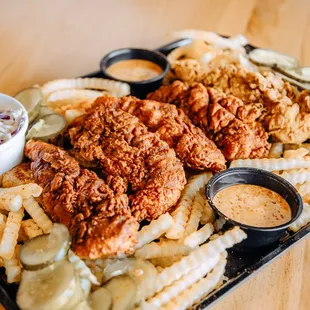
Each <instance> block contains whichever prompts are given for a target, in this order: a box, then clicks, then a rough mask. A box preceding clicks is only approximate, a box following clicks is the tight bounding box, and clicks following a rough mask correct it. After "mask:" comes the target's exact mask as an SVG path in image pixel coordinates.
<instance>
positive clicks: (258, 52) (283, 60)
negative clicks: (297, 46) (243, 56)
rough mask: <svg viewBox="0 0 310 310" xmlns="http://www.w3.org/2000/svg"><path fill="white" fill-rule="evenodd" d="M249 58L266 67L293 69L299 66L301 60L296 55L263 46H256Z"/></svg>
mask: <svg viewBox="0 0 310 310" xmlns="http://www.w3.org/2000/svg"><path fill="white" fill-rule="evenodd" d="M249 58H250V60H251V61H252V62H254V63H255V64H257V65H261V66H266V67H274V66H279V67H284V68H288V69H292V68H297V67H298V66H299V61H298V60H297V58H295V57H291V56H288V55H285V54H281V53H278V52H276V51H273V50H268V49H262V48H256V49H254V50H253V51H251V52H250V53H249Z"/></svg>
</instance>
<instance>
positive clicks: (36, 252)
mask: <svg viewBox="0 0 310 310" xmlns="http://www.w3.org/2000/svg"><path fill="white" fill-rule="evenodd" d="M70 244H71V239H70V234H69V231H68V228H67V227H66V226H65V225H62V224H58V223H55V224H54V225H53V228H52V230H51V232H50V234H46V235H40V236H37V237H35V238H33V239H30V240H28V241H26V242H25V243H24V244H23V245H22V246H21V248H20V252H19V257H20V261H21V263H22V264H23V266H24V268H25V269H27V270H38V269H40V268H44V267H46V266H48V265H50V264H52V263H54V262H57V261H60V260H61V259H63V258H64V257H65V256H66V254H67V252H68V250H69V247H70Z"/></svg>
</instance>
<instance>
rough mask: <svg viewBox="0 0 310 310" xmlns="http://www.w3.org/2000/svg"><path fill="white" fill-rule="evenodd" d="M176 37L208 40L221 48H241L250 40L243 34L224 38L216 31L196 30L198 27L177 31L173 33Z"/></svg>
mask: <svg viewBox="0 0 310 310" xmlns="http://www.w3.org/2000/svg"><path fill="white" fill-rule="evenodd" d="M171 36H172V37H173V38H174V39H184V38H190V39H193V40H201V41H205V42H208V43H209V44H210V45H212V46H216V47H218V48H220V49H232V50H235V49H239V48H242V47H243V46H244V45H246V44H247V42H248V40H247V38H246V37H245V36H243V35H238V36H234V37H231V38H223V37H221V36H219V35H218V34H217V33H215V32H210V31H204V30H196V29H184V30H179V31H175V32H173V33H172V34H171Z"/></svg>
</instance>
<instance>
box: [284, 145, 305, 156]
mask: <svg viewBox="0 0 310 310" xmlns="http://www.w3.org/2000/svg"><path fill="white" fill-rule="evenodd" d="M308 153H309V150H308V149H305V148H303V147H301V148H299V149H296V150H287V151H284V153H283V157H284V158H303V157H304V156H306V155H307V154H308Z"/></svg>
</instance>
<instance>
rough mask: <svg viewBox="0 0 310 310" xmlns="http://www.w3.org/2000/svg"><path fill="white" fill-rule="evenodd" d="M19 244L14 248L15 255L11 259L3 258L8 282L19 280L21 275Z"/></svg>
mask: <svg viewBox="0 0 310 310" xmlns="http://www.w3.org/2000/svg"><path fill="white" fill-rule="evenodd" d="M18 252H19V246H18V245H17V246H16V247H15V250H14V255H13V257H12V258H10V259H4V260H3V266H4V268H5V274H6V277H7V281H8V283H14V282H19V281H20V277H21V272H22V269H21V264H20V261H19V259H18Z"/></svg>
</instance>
